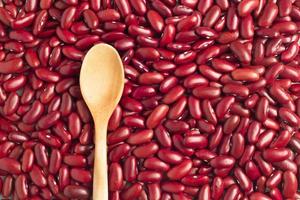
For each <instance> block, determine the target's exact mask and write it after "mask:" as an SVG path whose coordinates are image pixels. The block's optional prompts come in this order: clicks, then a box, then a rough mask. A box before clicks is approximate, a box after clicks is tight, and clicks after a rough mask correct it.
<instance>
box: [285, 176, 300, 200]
mask: <svg viewBox="0 0 300 200" xmlns="http://www.w3.org/2000/svg"><path fill="white" fill-rule="evenodd" d="M297 185H298V181H297V178H296V175H295V174H294V173H293V172H291V171H286V172H284V173H283V188H282V193H283V196H284V197H285V198H293V197H294V195H295V194H296V191H297Z"/></svg>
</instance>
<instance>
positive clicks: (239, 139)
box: [230, 133, 245, 159]
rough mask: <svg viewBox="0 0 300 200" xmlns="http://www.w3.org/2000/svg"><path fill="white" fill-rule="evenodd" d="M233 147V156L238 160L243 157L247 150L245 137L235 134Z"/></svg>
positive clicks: (232, 140)
mask: <svg viewBox="0 0 300 200" xmlns="http://www.w3.org/2000/svg"><path fill="white" fill-rule="evenodd" d="M231 142H232V146H231V152H230V153H231V155H232V156H233V157H234V158H236V159H238V158H240V157H241V156H242V154H243V152H244V149H245V140H244V136H243V135H242V134H239V133H235V134H233V136H232V138H231Z"/></svg>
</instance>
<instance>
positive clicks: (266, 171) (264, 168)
mask: <svg viewBox="0 0 300 200" xmlns="http://www.w3.org/2000/svg"><path fill="white" fill-rule="evenodd" d="M253 158H254V160H255V161H256V163H257V165H258V167H259V169H260V171H261V173H262V174H263V175H265V176H269V175H271V173H272V171H273V169H272V165H271V164H270V163H268V162H266V161H265V160H263V158H262V157H261V154H260V152H256V153H255V154H254V157H253Z"/></svg>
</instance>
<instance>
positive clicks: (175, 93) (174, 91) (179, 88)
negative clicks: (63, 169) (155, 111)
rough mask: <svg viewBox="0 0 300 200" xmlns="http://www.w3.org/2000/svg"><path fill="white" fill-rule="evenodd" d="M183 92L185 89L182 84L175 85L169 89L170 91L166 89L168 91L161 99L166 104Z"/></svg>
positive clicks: (173, 100) (176, 98) (172, 101)
mask: <svg viewBox="0 0 300 200" xmlns="http://www.w3.org/2000/svg"><path fill="white" fill-rule="evenodd" d="M184 92H185V89H184V88H183V87H182V86H180V85H177V86H175V87H173V88H172V89H170V91H168V93H167V94H166V95H165V96H164V98H163V100H162V101H163V102H164V103H166V104H171V103H174V102H175V101H176V100H178V99H179V98H180V97H181V96H182V95H183V94H184ZM165 107H166V106H165Z"/></svg>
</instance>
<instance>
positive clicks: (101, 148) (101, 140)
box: [93, 120, 108, 200]
mask: <svg viewBox="0 0 300 200" xmlns="http://www.w3.org/2000/svg"><path fill="white" fill-rule="evenodd" d="M97 121H98V123H97ZM106 134H107V123H106V122H103V121H100V120H95V160H94V178H93V180H94V182H93V200H108V181H107V157H106V156H107V144H106Z"/></svg>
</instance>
